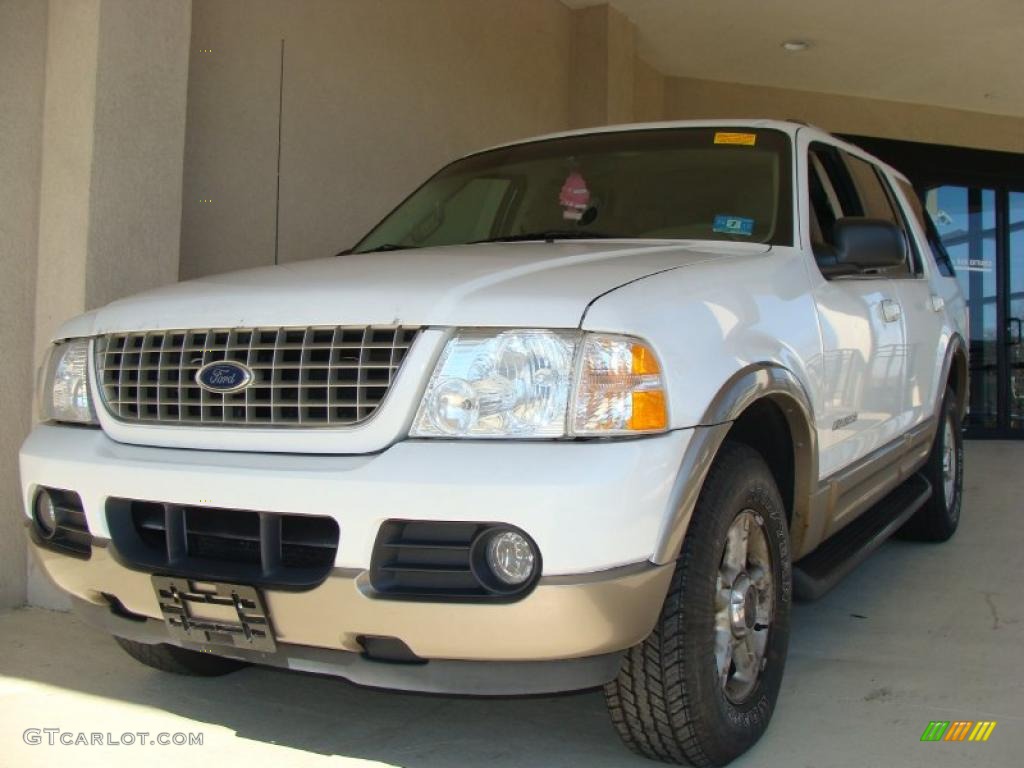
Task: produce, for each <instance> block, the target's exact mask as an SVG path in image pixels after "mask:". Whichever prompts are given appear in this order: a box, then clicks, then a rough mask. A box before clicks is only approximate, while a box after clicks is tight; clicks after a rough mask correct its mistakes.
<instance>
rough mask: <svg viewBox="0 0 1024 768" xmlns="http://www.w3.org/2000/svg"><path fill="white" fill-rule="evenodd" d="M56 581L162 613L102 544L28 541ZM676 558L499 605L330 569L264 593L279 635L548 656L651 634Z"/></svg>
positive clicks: (431, 651)
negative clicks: (85, 549)
mask: <svg viewBox="0 0 1024 768" xmlns="http://www.w3.org/2000/svg"><path fill="white" fill-rule="evenodd" d="M30 546H31V547H32V549H33V550H34V551H35V554H36V557H37V558H38V559H39V562H40V563H41V564H42V566H43V568H44V570H45V571H46V572H47V573H48V574H49V575H50V578H52V579H53V581H54V582H55V583H56V584H57V586H58V587H60V588H61V589H63V590H65V591H66V592H69V593H71V594H72V595H75V596H77V597H79V598H81V599H83V600H87V601H89V602H92V603H96V604H104V605H105V604H106V600H105V599H104V597H103V596H102V594H101V593H106V594H109V595H114V596H115V597H117V598H118V599H119V600H120V601H121V603H122V605H124V607H125V608H126V609H127V610H129V611H131V612H132V613H136V614H140V615H143V616H148V617H151V618H160V615H161V614H160V609H159V607H158V605H157V600H156V595H155V593H154V591H153V586H152V583H151V581H150V575H149V574H148V573H142V572H139V571H134V570H131V569H128V568H125V567H124V566H122V565H121V564H119V563H118V562H117V561H116V560H115V559H114V557H113V556H112V554H111V552H110V550H109V548H108V547H107V546H94V547H93V553H92V557H91V558H90V559H89V560H80V559H77V558H73V557H68V556H66V555H63V554H60V553H57V552H53V551H51V550H48V549H45V548H42V547H39V546H37V545H35V544H31V545H30ZM672 570H673V565H672V564H669V565H663V566H656V565H652V564H649V563H645V564H642V565H636V566H627V567H623V568H615V569H612V570H609V571H602V572H599V573H593V574H581V575H579V576H576V577H568V576H560V577H557V578H550V579H541V581H540V583H539V584H538V585H537V587H536V588H535V589H534V590H533V591H532V592H531V593H530V594H529V595H528V596H527V597H526V598H524V599H522V600H520V601H518V602H514V603H503V604H479V603H477V604H465V603H425V602H410V601H399V600H385V599H381V598H376V597H373V596H372V595H371V590H370V588H369V582H368V580H367V576H366V574H365V573H360V574H356V573H354V572H343V571H340V570H336V571H334V572H333V573H332V575H331V576H330V577H328V579H327V580H326V581H325V582H324V583H323V584H321V585H320V586H318V587H316V588H315V589H311V590H309V591H306V592H284V591H276V590H267V591H265V592H264V599H265V601H266V605H267V610H268V612H269V614H270V619H271V622H272V623H273V626H274V632H275V635H276V637H277V639H278V640H279V641H280V642H283V643H292V644H296V645H308V646H315V647H320V648H330V649H337V650H346V651H356V652H358V651H359V650H361V647H360V645H359V644H358V643H357V641H356V638H357V637H358V636H360V635H381V636H389V637H397V638H399V639H400V640H402V641H404V642H405V644H406V645H407V646H409V648H410V649H411V650H412V651H413V652H414V653H415V654H416V655H418V656H420V657H422V658H426V659H462V660H480V661H520V660H523V661H525V660H537V661H540V660H554V659H572V658H580V657H584V656H595V655H598V654H603V653H610V652H613V651H619V650H622V649H624V648H629V647H630V646H633V645H635V644H637V643H639V642H640V641H641V640H643V639H644V638H645V637H647V635H648V634H650V632H651V629H653V627H654V623H655V621H656V620H657V617H658V613H659V611H660V610H661V604H662V602H663V600H664V598H665V594H666V593H667V591H668V584H669V581H670V579H671V578H672Z"/></svg>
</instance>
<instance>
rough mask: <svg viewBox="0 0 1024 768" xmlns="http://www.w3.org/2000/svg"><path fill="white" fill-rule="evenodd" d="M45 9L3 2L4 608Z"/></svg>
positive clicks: (35, 216) (24, 405)
mask: <svg viewBox="0 0 1024 768" xmlns="http://www.w3.org/2000/svg"><path fill="white" fill-rule="evenodd" d="M46 20H47V4H46V3H44V2H39V0H4V2H0V73H3V77H2V78H0V137H2V138H0V276H2V279H0V350H2V354H3V364H2V365H0V424H3V425H4V428H3V430H2V432H0V608H6V607H10V606H14V605H20V604H21V603H23V602H24V601H25V545H24V542H23V533H22V530H21V521H20V518H19V516H18V514H17V509H18V507H19V506H20V504H19V503H18V499H19V498H20V492H19V491H18V490H17V489H18V477H17V471H16V467H17V455H18V446H19V444H20V443H21V441H22V440H23V439H24V437H25V435H27V434H28V431H29V428H30V426H31V422H32V414H31V402H32V380H33V375H32V374H33V370H34V367H33V352H32V339H33V334H34V328H33V297H34V296H35V281H36V248H37V246H38V231H39V230H38V227H39V172H40V168H39V164H40V155H41V153H42V131H43V94H44V87H45V68H46V26H47V24H46Z"/></svg>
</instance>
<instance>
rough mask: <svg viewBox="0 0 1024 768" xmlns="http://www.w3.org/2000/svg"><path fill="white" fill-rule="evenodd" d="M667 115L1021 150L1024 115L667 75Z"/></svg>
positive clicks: (1023, 145) (1022, 148)
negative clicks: (791, 123) (787, 123)
mask: <svg viewBox="0 0 1024 768" xmlns="http://www.w3.org/2000/svg"><path fill="white" fill-rule="evenodd" d="M665 88H666V90H665V102H666V103H665V117H666V119H670V120H683V119H687V118H700V117H771V118H781V119H796V120H803V121H805V122H809V123H813V124H815V125H817V126H820V127H821V128H824V129H826V130H828V131H833V132H836V133H856V134H861V135H864V136H879V137H882V138H891V139H905V140H907V141H924V142H930V143H933V144H952V145H956V146H963V147H977V148H980V149H997V150H1004V151H1008V152H1024V119H1020V118H1016V117H1006V116H1003V115H991V114H985V113H982V112H968V111H966V110H959V109H946V108H943V107H929V106H922V105H919V104H904V103H900V102H895V101H883V100H881V99H862V98H857V97H853V96H837V95H834V94H827V93H812V92H810V91H796V90H789V89H784V88H764V87H761V86H752V85H740V84H738V83H720V82H716V81H711V80H695V79H690V78H681V77H673V78H668V79H667V81H666V86H665Z"/></svg>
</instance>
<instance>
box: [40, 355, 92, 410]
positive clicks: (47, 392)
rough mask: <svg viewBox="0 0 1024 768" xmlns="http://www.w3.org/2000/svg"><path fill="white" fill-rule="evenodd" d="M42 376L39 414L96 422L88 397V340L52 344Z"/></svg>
mask: <svg viewBox="0 0 1024 768" xmlns="http://www.w3.org/2000/svg"><path fill="white" fill-rule="evenodd" d="M40 374H41V375H40V380H39V387H40V390H39V417H40V418H41V419H42V420H43V421H68V422H74V423H77V424H95V423H96V414H95V412H94V411H93V408H92V401H91V399H90V397H89V340H88V339H74V340H73V341H67V342H63V343H61V344H56V345H54V346H53V347H51V349H50V352H49V355H48V357H47V358H46V361H45V362H44V363H43V367H42V368H41V369H40Z"/></svg>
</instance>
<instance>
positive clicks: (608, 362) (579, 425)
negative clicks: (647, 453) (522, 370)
mask: <svg viewBox="0 0 1024 768" xmlns="http://www.w3.org/2000/svg"><path fill="white" fill-rule="evenodd" d="M581 362H582V365H581V367H580V378H579V384H578V388H577V392H576V402H575V414H574V420H573V432H574V434H577V435H614V434H620V435H622V434H630V433H635V432H660V431H664V430H665V429H667V428H668V409H667V406H666V402H665V388H664V382H663V380H662V376H661V365H660V363H659V362H658V358H657V356H656V355H655V354H654V351H653V350H652V349H651V348H650V347H649V346H647V344H645V343H644V342H642V341H640V340H639V339H635V338H632V337H628V336H605V335H602V334H588V335H587V336H586V337H585V338H584V341H583V351H582V361H581Z"/></svg>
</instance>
